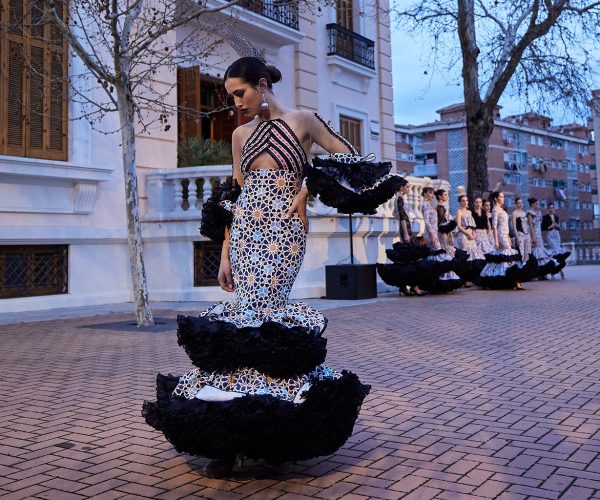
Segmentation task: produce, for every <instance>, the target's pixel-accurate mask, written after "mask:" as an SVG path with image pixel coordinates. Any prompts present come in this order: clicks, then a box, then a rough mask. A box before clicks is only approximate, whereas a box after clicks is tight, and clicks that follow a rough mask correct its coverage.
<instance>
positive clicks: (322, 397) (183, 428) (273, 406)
mask: <svg viewBox="0 0 600 500" xmlns="http://www.w3.org/2000/svg"><path fill="white" fill-rule="evenodd" d="M178 380H179V379H178V377H174V376H172V375H169V376H164V375H160V374H159V375H158V377H157V399H158V401H157V402H156V403H154V402H149V401H146V402H144V406H143V409H142V415H143V417H144V419H145V420H146V422H147V423H148V424H149V425H150V426H152V427H154V428H155V429H157V430H160V431H162V432H163V433H164V435H165V437H166V438H167V440H168V441H169V442H170V443H171V444H173V446H174V447H175V449H176V450H177V451H179V452H182V453H188V454H191V455H199V456H204V457H208V458H221V457H227V456H233V455H236V454H242V455H244V456H246V457H249V458H252V459H264V460H266V461H267V462H269V463H272V464H278V463H282V462H288V461H296V460H308V459H310V458H313V457H317V456H321V455H329V454H331V453H333V452H335V451H336V450H337V449H339V448H340V447H341V446H342V445H343V444H344V443H345V442H346V440H347V439H348V437H350V435H351V434H352V429H353V427H354V422H355V421H356V419H357V417H358V413H359V411H360V405H361V404H362V402H363V400H364V398H365V397H366V396H367V394H368V393H369V390H370V386H368V385H364V384H361V383H360V381H359V380H358V377H357V376H356V375H354V374H353V373H350V372H342V377H341V378H339V379H337V380H320V381H316V382H315V383H314V384H313V385H312V386H311V388H310V389H309V390H308V391H307V393H306V399H305V401H304V402H303V403H301V404H295V403H291V402H289V401H284V400H280V399H277V398H275V397H273V396H269V395H260V396H243V397H240V398H236V399H233V400H231V401H222V402H207V401H202V400H199V399H193V400H187V399H183V398H178V397H173V396H172V392H173V389H174V388H175V387H176V385H177V382H178Z"/></svg>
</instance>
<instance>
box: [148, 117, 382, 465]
mask: <svg viewBox="0 0 600 500" xmlns="http://www.w3.org/2000/svg"><path fill="white" fill-rule="evenodd" d="M264 153H267V154H269V155H270V156H271V157H272V158H273V159H274V160H275V162H276V163H277V164H278V166H279V168H278V169H277V170H253V169H252V168H251V166H252V164H253V162H254V160H255V159H257V158H258V157H259V156H260V155H262V154H264ZM240 166H241V170H242V173H243V175H244V186H243V188H242V189H241V190H239V189H235V187H234V186H232V185H231V184H230V183H229V184H226V185H223V186H221V188H220V189H217V190H215V193H214V196H213V197H212V198H211V199H210V200H209V201H208V202H207V203H206V204H205V207H204V212H205V213H204V217H203V224H202V232H203V234H212V235H213V236H215V238H216V239H221V240H222V238H223V236H222V235H223V224H227V223H230V230H229V253H230V260H231V270H232V275H233V281H234V284H235V299H234V300H231V301H227V302H221V303H219V304H217V305H215V306H213V307H212V308H210V309H209V310H207V311H204V312H202V313H201V314H200V315H199V316H197V317H195V316H190V317H184V316H179V317H178V318H177V322H178V332H177V335H178V343H179V345H180V346H181V347H183V349H184V350H185V352H186V354H187V355H188V356H189V357H190V359H191V361H192V363H193V364H194V365H195V368H194V369H193V370H191V371H189V372H188V373H185V374H183V375H180V376H172V375H160V374H159V375H158V379H157V401H156V402H145V403H144V407H143V411H142V414H143V416H144V417H145V419H146V422H147V423H148V424H149V425H151V426H152V427H154V428H155V429H157V430H160V431H162V432H163V433H164V435H165V437H166V439H167V440H168V441H169V442H170V443H172V444H173V445H174V447H175V448H176V449H177V450H178V451H180V452H184V453H188V454H191V455H199V456H204V457H208V458H213V459H214V458H227V457H231V456H235V455H242V456H245V457H248V458H252V459H263V460H265V461H267V462H268V463H271V464H279V463H282V462H288V461H297V460H307V459H310V458H313V457H316V456H320V455H327V454H331V453H333V452H335V451H336V450H337V449H338V448H339V447H340V446H342V445H343V444H344V442H345V441H346V440H347V439H348V437H349V436H350V435H351V434H352V429H353V426H354V423H355V421H356V419H357V417H358V413H359V411H360V406H361V404H362V402H363V400H364V398H365V397H366V395H367V394H368V392H369V389H370V387H369V386H368V385H364V384H362V383H361V382H360V381H359V379H358V377H357V376H356V375H355V374H353V373H351V372H347V371H341V372H339V371H336V370H334V369H333V368H330V367H329V366H326V365H324V364H323V362H324V360H325V356H326V353H327V349H326V344H327V340H326V339H325V338H324V337H323V332H324V330H325V327H326V326H327V320H326V319H325V318H324V316H323V315H322V314H321V313H320V312H319V311H317V310H315V309H313V308H311V307H310V306H308V305H307V304H305V303H302V302H290V301H289V295H290V291H291V288H292V285H293V284H294V281H295V280H296V277H297V275H298V272H299V271H300V266H301V265H302V261H303V258H304V253H305V247H306V233H305V231H304V227H303V224H302V221H301V220H300V218H299V216H298V214H297V213H295V214H294V215H293V216H292V217H291V218H289V219H285V218H282V214H283V213H285V211H286V210H287V208H288V207H289V206H290V204H291V203H292V200H293V199H294V197H295V195H296V194H297V193H298V191H299V189H300V187H301V183H302V177H303V175H304V174H305V172H306V170H307V168H308V171H310V170H312V168H310V167H308V161H307V158H306V153H305V151H304V149H303V147H302V145H301V143H300V141H299V140H298V138H297V136H296V134H295V133H294V132H293V130H292V129H291V127H290V126H289V125H288V124H287V123H286V122H285V121H284V120H282V119H275V120H266V121H262V122H260V123H259V124H258V125H257V127H256V129H255V130H254V131H253V132H252V134H251V136H250V137H249V139H248V140H247V142H246V143H245V145H244V147H243V149H242V155H241V165H240ZM236 196H237V199H236ZM354 201H357V200H354ZM384 201H385V200H384ZM358 202H360V199H358ZM228 210H230V211H231V212H229V211H228ZM228 214H229V215H228ZM211 217H212V220H211ZM216 226H220V227H221V230H215V227H216Z"/></svg>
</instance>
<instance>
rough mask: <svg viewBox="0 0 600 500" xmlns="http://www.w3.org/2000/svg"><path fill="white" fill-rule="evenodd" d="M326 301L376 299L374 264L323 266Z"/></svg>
mask: <svg viewBox="0 0 600 500" xmlns="http://www.w3.org/2000/svg"><path fill="white" fill-rule="evenodd" d="M325 290H326V292H325V293H326V298H327V299H342V300H356V299H372V298H374V297H377V272H376V269H375V264H339V265H337V266H325Z"/></svg>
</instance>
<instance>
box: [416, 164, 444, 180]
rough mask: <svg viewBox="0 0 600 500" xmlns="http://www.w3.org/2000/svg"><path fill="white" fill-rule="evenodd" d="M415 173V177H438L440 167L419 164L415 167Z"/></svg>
mask: <svg viewBox="0 0 600 500" xmlns="http://www.w3.org/2000/svg"><path fill="white" fill-rule="evenodd" d="M413 171H414V175H415V177H437V175H438V166H437V165H436V164H435V163H426V164H424V165H418V164H417V165H415V166H414V167H413Z"/></svg>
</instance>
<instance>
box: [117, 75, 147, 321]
mask: <svg viewBox="0 0 600 500" xmlns="http://www.w3.org/2000/svg"><path fill="white" fill-rule="evenodd" d="M115 91H116V94H117V104H118V109H119V122H120V125H121V139H122V144H121V151H122V155H123V173H124V176H125V203H126V211H127V241H128V244H129V262H130V265H131V279H132V284H133V301H134V303H135V315H136V320H137V324H138V326H152V325H154V318H153V316H152V310H151V309H150V299H149V296H148V284H147V282H146V269H145V267H144V256H143V247H142V225H141V222H140V201H139V196H138V185H137V172H136V160H135V128H134V103H133V101H132V98H131V93H130V90H129V85H128V84H127V83H124V84H119V85H116V86H115Z"/></svg>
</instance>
